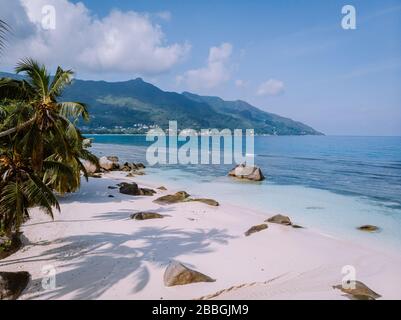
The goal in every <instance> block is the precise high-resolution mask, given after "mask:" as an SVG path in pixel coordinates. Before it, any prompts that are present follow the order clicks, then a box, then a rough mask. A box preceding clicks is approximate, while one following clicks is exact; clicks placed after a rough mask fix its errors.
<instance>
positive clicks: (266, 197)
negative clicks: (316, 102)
mask: <svg viewBox="0 0 401 320" xmlns="http://www.w3.org/2000/svg"><path fill="white" fill-rule="evenodd" d="M91 137H93V138H95V144H94V147H93V151H94V152H95V153H97V154H99V155H111V154H116V155H118V156H119V157H120V158H121V159H123V160H130V161H142V162H145V164H146V159H145V151H146V147H147V146H148V145H149V144H150V143H149V142H146V141H145V137H144V136H118V135H95V136H91ZM255 163H256V164H257V165H258V166H260V167H261V168H262V170H263V172H264V174H265V175H266V177H267V180H266V181H264V182H262V183H243V182H238V181H233V180H231V179H230V178H228V177H227V176H226V174H227V172H228V170H229V169H231V168H232V166H233V165H186V166H183V165H169V166H161V165H159V166H154V167H152V168H148V170H149V171H150V172H154V173H157V175H147V176H144V177H143V178H141V180H143V181H144V180H146V181H148V182H152V181H154V182H156V181H162V182H163V183H164V184H166V185H168V186H170V187H175V188H185V189H187V190H190V192H191V193H198V194H199V195H204V196H210V197H214V198H216V199H219V200H226V201H230V202H231V203H234V204H238V205H241V206H247V207H251V208H254V209H257V210H260V211H262V212H263V211H265V212H266V215H269V214H270V213H271V212H281V213H285V214H288V215H290V216H291V217H292V218H293V219H294V220H295V221H296V222H297V223H299V224H303V225H305V226H308V228H312V229H313V228H315V229H317V230H320V231H323V232H325V233H328V234H330V235H333V236H339V237H342V238H347V239H357V240H358V241H364V242H366V241H372V244H374V243H377V244H382V243H384V242H385V243H388V244H390V245H392V246H393V245H395V246H399V244H401V137H330V136H316V137H315V136H305V137H293V136H291V137H270V136H268V137H267V136H263V137H255ZM362 224H374V225H378V226H379V227H381V229H382V231H381V232H379V233H376V234H365V233H362V232H360V231H358V230H356V229H355V228H356V227H357V226H359V225H362Z"/></svg>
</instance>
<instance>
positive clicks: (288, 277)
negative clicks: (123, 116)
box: [0, 173, 401, 299]
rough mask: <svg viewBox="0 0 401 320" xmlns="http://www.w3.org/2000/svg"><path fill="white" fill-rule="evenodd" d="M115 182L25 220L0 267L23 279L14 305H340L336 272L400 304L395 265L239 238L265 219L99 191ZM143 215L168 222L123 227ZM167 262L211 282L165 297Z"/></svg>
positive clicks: (265, 236)
mask: <svg viewBox="0 0 401 320" xmlns="http://www.w3.org/2000/svg"><path fill="white" fill-rule="evenodd" d="M132 180H135V179H132ZM121 181H130V179H127V178H124V175H122V174H120V173H113V174H108V175H106V176H105V177H104V178H102V179H91V180H90V183H85V182H84V183H83V187H82V189H81V191H80V192H79V193H77V194H73V195H68V196H66V197H65V198H63V199H61V208H62V213H61V214H56V217H55V220H54V221H51V220H50V219H49V218H48V217H46V216H44V215H43V214H42V213H38V212H34V213H33V214H32V219H31V220H30V221H29V222H28V223H26V224H25V226H24V227H23V232H24V242H25V247H24V248H23V249H22V250H20V251H19V252H17V253H15V254H14V255H12V256H10V257H8V258H7V259H4V260H1V261H0V270H2V271H22V270H25V271H29V272H30V273H31V275H32V281H31V283H30V285H29V287H28V288H27V290H26V291H25V292H24V294H23V295H22V296H21V299H161V298H162V299H195V298H201V297H203V296H209V295H214V294H215V293H216V292H218V291H220V290H225V289H228V288H230V287H232V286H240V285H244V286H242V287H241V288H234V289H232V290H226V291H223V292H222V293H220V294H218V295H216V296H215V298H218V299H348V298H347V297H345V296H344V295H343V294H342V293H341V292H340V291H338V290H334V289H333V288H332V285H336V284H340V283H341V279H342V277H343V274H342V273H341V270H342V267H343V266H345V265H352V266H354V267H355V268H356V276H357V279H358V280H360V281H363V282H364V283H365V284H366V285H368V286H369V287H370V288H371V289H373V290H374V291H376V292H378V293H379V294H381V295H382V296H383V298H384V299H400V298H401V255H390V254H389V253H384V252H378V251H376V250H373V249H370V248H365V247H363V246H362V245H359V244H355V243H350V242H345V241H342V240H340V239H333V238H329V237H327V236H324V235H321V234H318V233H316V232H314V231H311V230H308V229H293V228H290V227H285V226H280V225H274V224H269V228H268V229H267V230H263V231H261V232H259V233H255V234H253V235H251V236H249V237H245V236H244V232H245V231H246V230H247V229H248V228H250V227H251V226H253V225H256V224H260V223H263V221H264V220H265V219H266V218H267V217H269V216H271V215H273V214H274V213H269V212H255V211H251V210H247V209H244V208H239V207H235V206H231V205H230V204H227V203H221V206H220V207H210V206H208V205H206V204H202V203H180V204H175V205H167V206H160V205H157V204H155V203H153V202H152V201H153V200H154V199H155V198H156V196H161V195H164V194H169V193H173V192H175V191H178V190H168V191H163V192H161V191H158V195H156V196H154V197H133V196H128V195H122V194H119V192H118V190H109V189H108V188H107V187H108V186H113V185H115V184H116V183H118V182H121ZM140 186H141V187H143V185H140ZM148 187H153V188H155V187H158V186H148ZM166 187H167V188H168V186H166ZM186 191H187V192H189V193H191V190H186ZM109 194H112V195H114V196H115V198H109V197H108V195H109ZM196 196H201V195H196ZM239 196H240V195H239ZM216 200H219V199H216ZM143 210H152V211H156V212H159V213H162V214H165V215H169V217H166V218H164V219H155V220H147V221H135V220H131V219H129V216H130V214H132V213H134V212H136V211H143ZM305 227H307V226H305ZM171 260H178V261H180V262H182V263H184V264H186V265H187V266H189V267H192V268H194V269H196V270H198V271H201V272H203V273H205V274H207V275H209V276H211V277H212V278H214V279H216V280H217V281H216V282H214V283H197V284H191V285H186V286H177V287H170V288H167V287H165V286H164V285H163V273H164V270H165V268H166V266H167V264H168V263H169V261H171ZM46 265H52V266H53V267H55V268H56V271H57V276H56V288H55V289H53V290H44V289H43V288H42V284H41V281H42V277H43V273H42V268H43V267H44V266H46Z"/></svg>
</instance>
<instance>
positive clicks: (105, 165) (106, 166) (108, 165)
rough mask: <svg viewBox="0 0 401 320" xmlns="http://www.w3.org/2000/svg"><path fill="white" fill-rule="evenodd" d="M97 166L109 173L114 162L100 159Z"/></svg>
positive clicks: (105, 158)
mask: <svg viewBox="0 0 401 320" xmlns="http://www.w3.org/2000/svg"><path fill="white" fill-rule="evenodd" d="M99 166H100V168H102V169H104V170H108V171H110V170H113V168H114V162H113V161H110V160H109V159H107V157H101V158H100V159H99Z"/></svg>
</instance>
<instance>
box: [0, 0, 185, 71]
mask: <svg viewBox="0 0 401 320" xmlns="http://www.w3.org/2000/svg"><path fill="white" fill-rule="evenodd" d="M11 3H12V4H11ZM11 3H10V1H9V0H0V7H1V10H2V17H3V16H4V19H5V20H6V21H8V23H9V24H11V26H12V27H13V28H15V26H16V29H17V30H20V31H21V32H19V33H18V34H16V36H15V37H14V39H10V41H9V46H8V51H7V54H6V57H5V58H7V59H8V60H7V61H6V62H7V63H9V64H10V63H12V64H15V62H16V61H17V60H18V59H21V58H23V57H26V56H29V57H33V58H35V59H38V60H40V61H42V62H45V63H46V64H48V65H50V66H52V67H54V66H56V65H61V66H63V67H68V68H73V69H75V70H78V71H81V72H87V73H126V74H142V75H152V74H160V73H163V72H166V71H169V70H170V69H171V68H172V67H173V66H174V65H176V64H177V63H178V62H180V61H181V60H182V59H183V58H184V57H185V56H186V55H187V53H188V51H189V50H190V46H189V45H188V44H185V43H184V44H178V43H173V44H168V43H167V41H166V37H165V34H164V33H163V31H162V29H161V27H160V26H159V25H157V24H155V23H153V22H152V21H151V19H150V15H148V14H140V13H137V12H134V11H126V12H121V11H118V10H114V11H112V12H110V13H109V14H108V15H107V16H105V17H103V18H99V17H97V16H96V15H94V14H93V13H91V12H90V11H89V10H88V9H87V8H86V7H85V5H84V4H82V3H80V2H79V3H76V4H73V3H71V2H69V1H67V0H35V1H31V0H18V1H11ZM46 5H52V6H54V7H55V9H56V28H55V29H54V30H45V29H43V28H42V19H43V14H42V8H43V7H44V6H46ZM163 16H164V18H168V17H167V16H168V15H166V13H164V14H163ZM14 25H15V26H14ZM3 60H4V59H3Z"/></svg>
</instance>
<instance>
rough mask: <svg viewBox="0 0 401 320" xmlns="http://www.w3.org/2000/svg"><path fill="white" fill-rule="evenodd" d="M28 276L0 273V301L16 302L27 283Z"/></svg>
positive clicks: (25, 274) (15, 273)
mask: <svg viewBox="0 0 401 320" xmlns="http://www.w3.org/2000/svg"><path fill="white" fill-rule="evenodd" d="M30 277H31V276H30V274H29V273H28V272H25V271H21V272H0V300H16V299H17V298H18V297H19V296H20V295H21V293H22V291H24V289H25V288H26V286H27V285H28V283H29V279H30Z"/></svg>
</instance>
